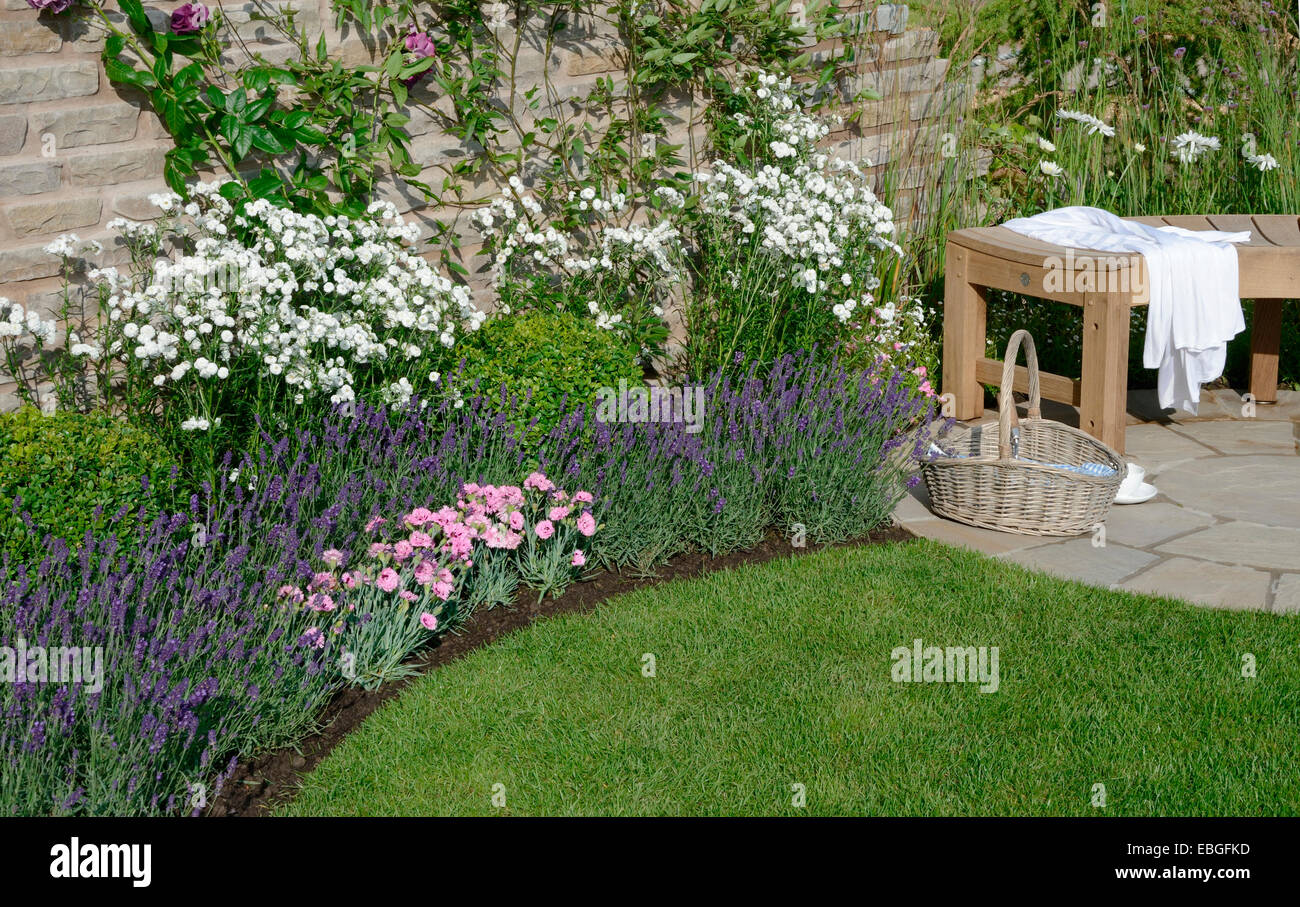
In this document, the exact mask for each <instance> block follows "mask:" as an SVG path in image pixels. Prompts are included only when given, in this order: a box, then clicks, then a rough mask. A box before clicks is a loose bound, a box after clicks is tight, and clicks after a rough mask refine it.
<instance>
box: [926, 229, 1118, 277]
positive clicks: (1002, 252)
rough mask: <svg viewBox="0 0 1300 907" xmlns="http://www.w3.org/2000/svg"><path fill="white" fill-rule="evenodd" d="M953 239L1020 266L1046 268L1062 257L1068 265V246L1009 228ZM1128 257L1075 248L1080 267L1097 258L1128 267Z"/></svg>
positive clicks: (961, 233)
mask: <svg viewBox="0 0 1300 907" xmlns="http://www.w3.org/2000/svg"><path fill="white" fill-rule="evenodd" d="M949 239H950V241H952V242H955V243H957V244H958V245H962V246H966V247H967V248H968V249H974V250H975V251H976V252H982V253H984V254H985V255H992V256H995V257H997V258H1001V259H1004V260H1009V261H1015V262H1018V263H1020V264H1026V265H1034V266H1037V267H1043V260H1044V259H1046V258H1058V259H1061V265H1062V267H1063V266H1064V265H1065V258H1066V255H1065V253H1066V247H1065V246H1058V245H1053V244H1052V243H1046V242H1043V241H1041V240H1037V239H1034V238H1032V237H1029V236H1024V235H1022V234H1020V233H1016V232H1015V231H1013V230H1008V229H1007V228H1005V227H976V228H974V229H968V230H957V231H955V232H953V233H951V234H949ZM1128 255H1129V253H1127V252H1106V251H1102V250H1096V249H1083V248H1080V247H1077V246H1076V247H1074V256H1073V263H1074V266H1075V267H1076V268H1078V267H1087V266H1089V265H1090V263H1091V260H1092V259H1093V258H1096V257H1103V258H1105V259H1107V261H1108V262H1109V261H1110V260H1111V259H1122V260H1121V261H1118V262H1116V263H1114V264H1113V265H1111V267H1113V268H1126V267H1128V263H1129V259H1128Z"/></svg>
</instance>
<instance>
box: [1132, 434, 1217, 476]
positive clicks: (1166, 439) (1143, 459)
mask: <svg viewBox="0 0 1300 907" xmlns="http://www.w3.org/2000/svg"><path fill="white" fill-rule="evenodd" d="M1213 456H1215V452H1214V450H1213V449H1211V448H1209V447H1206V446H1205V445H1204V444H1199V443H1197V442H1196V441H1194V440H1192V439H1191V438H1189V437H1187V436H1186V435H1183V434H1179V433H1178V432H1176V431H1174V430H1172V429H1171V428H1167V427H1165V426H1163V425H1132V426H1129V428H1128V430H1127V431H1126V432H1125V436H1124V459H1126V460H1129V461H1131V462H1133V463H1138V464H1140V465H1142V466H1145V467H1146V470H1147V473H1148V474H1149V475H1151V476H1156V475H1159V474H1160V473H1161V472H1162V471H1164V470H1165V469H1168V468H1170V467H1171V466H1177V465H1179V464H1181V463H1186V462H1187V461H1189V460H1197V459H1200V458H1202V457H1213Z"/></svg>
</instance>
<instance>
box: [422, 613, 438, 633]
mask: <svg viewBox="0 0 1300 907" xmlns="http://www.w3.org/2000/svg"><path fill="white" fill-rule="evenodd" d="M420 625H421V626H422V627H424V629H426V630H436V629H438V617H437V615H435V614H430V613H429V612H428V611H425V612H424V613H423V614H421V615H420Z"/></svg>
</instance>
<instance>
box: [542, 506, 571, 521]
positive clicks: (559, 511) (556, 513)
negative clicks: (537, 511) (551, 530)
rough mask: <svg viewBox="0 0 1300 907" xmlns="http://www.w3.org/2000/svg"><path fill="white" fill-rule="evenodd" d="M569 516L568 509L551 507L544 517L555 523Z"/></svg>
mask: <svg viewBox="0 0 1300 907" xmlns="http://www.w3.org/2000/svg"><path fill="white" fill-rule="evenodd" d="M568 515H569V508H568V507H552V508H551V509H550V511H549V512H548V513H547V514H546V516H547V517H548V518H550V519H552V520H554V521H555V522H557V523H558V522H559V521H560V520H562V519H564V518H565V517H567V516H568Z"/></svg>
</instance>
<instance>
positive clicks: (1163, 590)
mask: <svg viewBox="0 0 1300 907" xmlns="http://www.w3.org/2000/svg"><path fill="white" fill-rule="evenodd" d="M1271 584H1272V580H1271V577H1270V576H1269V575H1268V574H1267V573H1265V572H1264V571H1262V570H1254V569H1251V568H1250V567H1231V566H1227V565H1224V564H1212V563H1209V562H1208V561H1199V560H1194V559H1192V558H1186V557H1174V558H1170V559H1169V560H1166V561H1161V562H1160V563H1159V564H1156V565H1155V566H1154V567H1152V568H1151V569H1150V570H1147V571H1145V572H1144V573H1140V574H1138V575H1137V576H1135V577H1133V578H1132V579H1129V580H1127V581H1126V582H1123V583H1121V584H1120V588H1122V589H1127V590H1128V591H1130V592H1146V593H1149V594H1151V595H1163V596H1165V597H1167V598H1181V599H1183V600H1185V601H1189V602H1193V603H1194V604H1198V605H1212V606H1214V607H1217V608H1231V609H1233V610H1235V611H1262V610H1264V609H1265V607H1266V605H1267V601H1268V595H1269V590H1270V586H1271Z"/></svg>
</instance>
